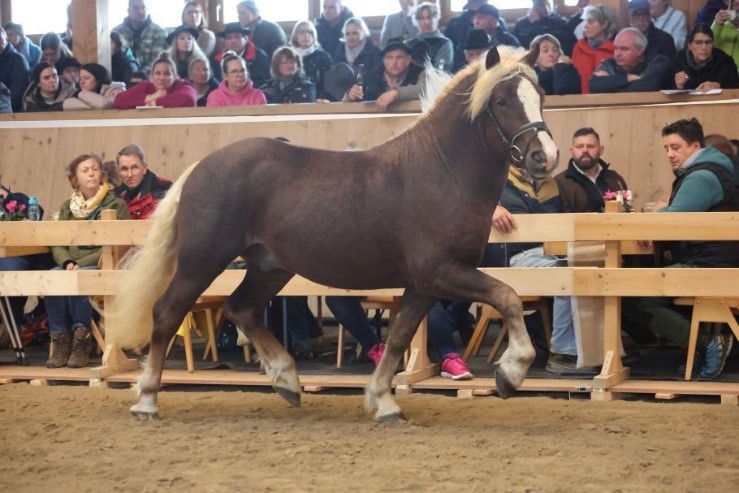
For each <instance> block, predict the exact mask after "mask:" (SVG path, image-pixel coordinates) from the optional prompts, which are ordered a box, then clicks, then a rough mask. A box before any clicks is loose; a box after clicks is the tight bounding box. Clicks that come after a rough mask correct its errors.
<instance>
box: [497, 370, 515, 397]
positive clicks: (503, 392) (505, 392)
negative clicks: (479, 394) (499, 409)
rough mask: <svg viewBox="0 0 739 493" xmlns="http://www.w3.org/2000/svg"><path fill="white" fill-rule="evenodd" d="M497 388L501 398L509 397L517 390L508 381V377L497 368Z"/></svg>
mask: <svg viewBox="0 0 739 493" xmlns="http://www.w3.org/2000/svg"><path fill="white" fill-rule="evenodd" d="M495 390H496V391H497V392H498V395H499V396H500V398H501V399H508V398H509V397H510V396H512V395H513V394H514V393H515V392H516V387H514V386H513V385H512V384H511V382H509V381H508V378H507V377H506V376H505V374H504V373H503V372H501V371H498V370H496V371H495Z"/></svg>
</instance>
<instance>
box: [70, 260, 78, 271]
mask: <svg viewBox="0 0 739 493" xmlns="http://www.w3.org/2000/svg"><path fill="white" fill-rule="evenodd" d="M79 269H80V266H79V265H77V264H75V263H74V262H70V263H68V264H67V270H79Z"/></svg>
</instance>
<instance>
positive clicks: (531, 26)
mask: <svg viewBox="0 0 739 493" xmlns="http://www.w3.org/2000/svg"><path fill="white" fill-rule="evenodd" d="M513 34H515V35H516V37H517V38H518V40H519V41H520V42H521V46H523V47H524V48H526V49H529V46H531V41H532V40H533V39H534V38H535V37H537V36H538V35H540V34H551V35H552V36H554V37H555V38H557V39H558V40H559V43H560V44H561V45H562V52H563V53H564V54H565V55H567V56H570V55H571V54H572V48H573V47H574V46H575V43H576V42H577V39H576V38H575V34H574V33H573V31H572V30H571V29H569V28H568V26H567V19H565V18H564V17H562V16H561V15H559V14H556V13H554V12H552V13H551V14H549V16H547V17H542V18H541V19H539V20H538V21H536V22H531V21H530V20H529V18H528V17H527V16H523V17H520V18H519V19H518V20H517V21H516V27H515V28H514V29H513Z"/></svg>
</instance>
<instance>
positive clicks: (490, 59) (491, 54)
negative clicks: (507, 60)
mask: <svg viewBox="0 0 739 493" xmlns="http://www.w3.org/2000/svg"><path fill="white" fill-rule="evenodd" d="M499 63H500V53H498V48H495V47H493V48H490V49H489V50H488V56H486V57H485V68H486V69H489V68H492V67H495V66H496V65H498V64H499Z"/></svg>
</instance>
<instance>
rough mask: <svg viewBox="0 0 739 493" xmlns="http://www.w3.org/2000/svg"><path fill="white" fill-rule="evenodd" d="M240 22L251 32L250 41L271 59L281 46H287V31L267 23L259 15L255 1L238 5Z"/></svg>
mask: <svg viewBox="0 0 739 493" xmlns="http://www.w3.org/2000/svg"><path fill="white" fill-rule="evenodd" d="M236 12H237V13H238V15H239V22H240V23H241V25H242V26H244V27H245V28H247V29H249V30H251V36H250V39H251V40H252V41H253V42H254V44H255V45H257V48H261V49H263V50H264V52H265V53H267V56H268V57H269V59H270V60H271V59H272V54H273V53H274V52H275V50H276V49H277V48H279V47H280V46H285V45H286V44H287V36H285V31H283V30H282V28H281V27H280V26H279V25H278V24H275V23H274V22H270V21H266V20H264V19H262V16H260V15H259V8H258V7H257V4H256V2H255V1H254V0H244V1H243V2H239V4H238V5H236Z"/></svg>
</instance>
